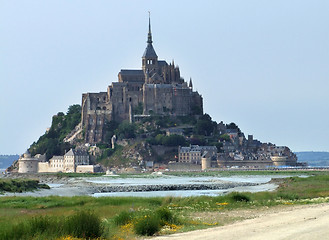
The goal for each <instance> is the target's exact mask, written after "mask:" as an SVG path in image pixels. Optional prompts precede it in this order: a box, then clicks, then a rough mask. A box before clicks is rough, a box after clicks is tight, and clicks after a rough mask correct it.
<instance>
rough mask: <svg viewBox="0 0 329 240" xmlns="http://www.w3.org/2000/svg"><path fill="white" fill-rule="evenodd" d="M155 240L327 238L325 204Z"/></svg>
mask: <svg viewBox="0 0 329 240" xmlns="http://www.w3.org/2000/svg"><path fill="white" fill-rule="evenodd" d="M153 239H157V240H167V239H168V240H177V239H188V240H194V239H195V240H196V239H202V240H210V239H222V240H237V239H239V240H246V239H248V240H249V239H250V240H264V239H266V240H277V239H280V240H282V239H287V240H288V239H289V240H291V239H294V240H295V239H298V240H310V239H311V240H312V239H321V240H323V239H329V204H328V203H327V204H317V205H304V206H294V207H291V208H288V209H281V210H275V212H268V213H266V214H265V215H262V216H259V217H257V218H254V219H248V220H244V221H241V222H237V223H234V224H231V225H226V226H222V227H215V228H211V229H205V230H197V231H193V232H186V233H178V234H173V235H169V236H163V237H156V238H153Z"/></svg>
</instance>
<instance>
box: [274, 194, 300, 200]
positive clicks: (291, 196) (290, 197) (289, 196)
mask: <svg viewBox="0 0 329 240" xmlns="http://www.w3.org/2000/svg"><path fill="white" fill-rule="evenodd" d="M278 197H279V198H281V199H284V200H292V201H294V200H298V199H299V198H300V197H299V196H298V194H296V193H284V192H279V193H278Z"/></svg>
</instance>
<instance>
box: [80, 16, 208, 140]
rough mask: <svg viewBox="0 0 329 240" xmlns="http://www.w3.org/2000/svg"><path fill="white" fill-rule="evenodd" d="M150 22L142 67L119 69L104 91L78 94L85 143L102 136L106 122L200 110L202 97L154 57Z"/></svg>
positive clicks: (177, 72)
mask: <svg viewBox="0 0 329 240" xmlns="http://www.w3.org/2000/svg"><path fill="white" fill-rule="evenodd" d="M152 43H153V41H152V33H151V24H150V19H149V30H148V37H147V46H146V49H145V51H144V54H143V56H142V69H138V70H135V69H121V71H120V72H119V74H118V82H112V84H111V85H110V86H108V88H107V92H100V93H84V94H83V95H82V128H83V129H84V132H85V140H86V142H88V143H91V144H93V143H97V142H101V141H102V140H103V139H104V125H105V123H106V122H107V121H111V120H115V121H118V122H120V121H122V120H130V121H133V119H134V115H136V116H141V115H150V114H156V115H172V116H184V115H189V114H202V113H203V100H202V96H201V95H200V94H199V93H198V92H196V91H193V84H192V80H190V83H189V84H187V82H185V81H184V79H183V78H182V77H181V76H180V70H179V68H178V66H176V65H175V63H174V61H173V62H172V63H169V64H168V63H167V62H166V61H164V60H158V56H157V54H156V52H155V50H154V48H153V45H152Z"/></svg>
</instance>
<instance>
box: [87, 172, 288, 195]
mask: <svg viewBox="0 0 329 240" xmlns="http://www.w3.org/2000/svg"><path fill="white" fill-rule="evenodd" d="M285 177H289V176H270V175H264V176H263V175H260V176H232V177H211V176H210V177H197V176H195V177H179V176H166V175H163V176H157V177H153V176H150V177H145V178H139V177H138V178H121V179H120V178H111V177H100V178H97V179H94V178H93V179H91V178H90V179H88V180H87V182H91V183H97V184H102V185H103V184H104V186H106V185H111V186H116V185H132V186H133V185H166V184H195V183H198V184H200V183H216V182H223V181H224V182H226V181H229V182H238V183H239V182H241V183H257V184H259V185H257V186H243V187H234V188H227V189H218V190H179V191H149V192H109V193H94V194H92V195H91V196H94V197H106V196H113V197H114V196H116V197H118V196H129V197H132V196H135V197H166V196H175V197H190V196H218V195H224V194H227V193H230V192H233V191H239V192H261V191H273V190H275V189H276V187H277V186H276V185H275V184H270V183H268V182H269V181H271V179H272V178H285Z"/></svg>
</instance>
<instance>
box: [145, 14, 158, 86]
mask: <svg viewBox="0 0 329 240" xmlns="http://www.w3.org/2000/svg"><path fill="white" fill-rule="evenodd" d="M152 43H153V41H152V33H151V17H150V15H149V32H148V35H147V46H146V49H145V52H144V54H143V56H142V68H143V71H144V74H145V82H146V83H148V81H149V77H151V76H152V75H153V74H155V73H156V72H157V71H158V56H157V54H156V53H155V50H154V48H153V45H152Z"/></svg>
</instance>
